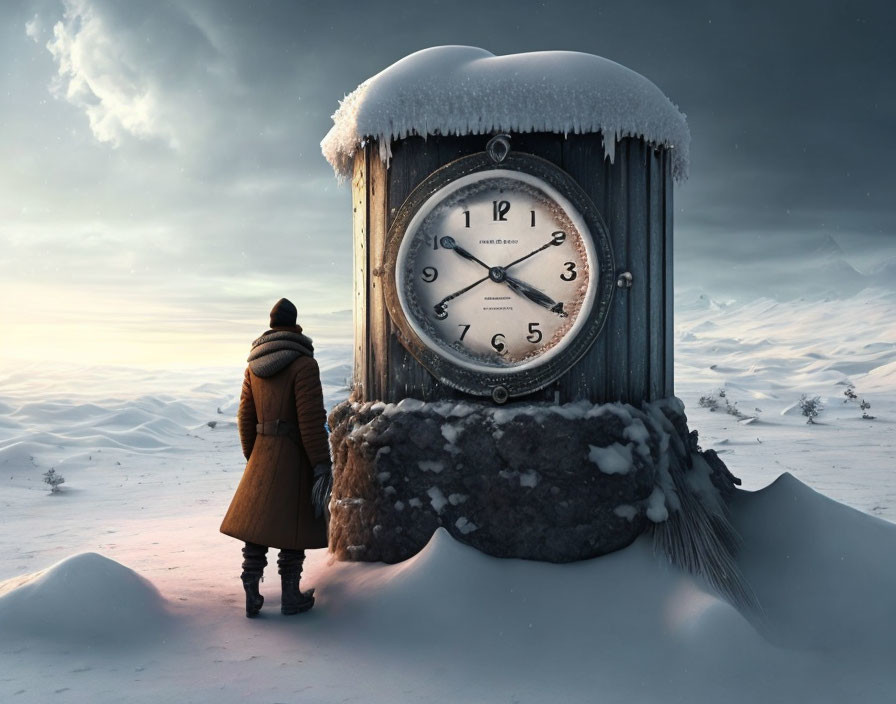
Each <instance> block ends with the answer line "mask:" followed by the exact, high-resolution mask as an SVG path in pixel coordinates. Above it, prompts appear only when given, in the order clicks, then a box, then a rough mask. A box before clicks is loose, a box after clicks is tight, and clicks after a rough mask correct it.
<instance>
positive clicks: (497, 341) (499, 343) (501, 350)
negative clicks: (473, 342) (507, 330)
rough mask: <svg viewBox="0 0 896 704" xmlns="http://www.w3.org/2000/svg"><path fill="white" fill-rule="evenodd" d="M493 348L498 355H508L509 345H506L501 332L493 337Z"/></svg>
mask: <svg viewBox="0 0 896 704" xmlns="http://www.w3.org/2000/svg"><path fill="white" fill-rule="evenodd" d="M492 347H493V348H494V350H495V352H497V353H498V354H507V345H505V344H504V335H503V334H501V333H500V332H499V333H497V334H496V335H493V336H492Z"/></svg>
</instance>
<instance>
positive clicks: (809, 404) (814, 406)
mask: <svg viewBox="0 0 896 704" xmlns="http://www.w3.org/2000/svg"><path fill="white" fill-rule="evenodd" d="M823 409H824V404H822V402H821V398H820V397H819V396H813V397H812V398H809V397H808V396H806V394H803V395H802V396H801V397H800V410H801V411H802V412H803V415H804V416H806V418H807V420H806V423H809V424H814V423H815V419H816V418H817V417H818V414H819V413H821V411H822V410H823Z"/></svg>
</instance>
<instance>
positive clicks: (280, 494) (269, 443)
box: [221, 328, 330, 550]
mask: <svg viewBox="0 0 896 704" xmlns="http://www.w3.org/2000/svg"><path fill="white" fill-rule="evenodd" d="M298 330H299V331H301V328H298ZM278 418H279V419H281V420H285V421H290V422H292V423H295V424H297V425H298V427H299V433H300V436H301V437H300V438H299V440H300V441H299V442H298V443H297V442H296V441H295V440H293V439H292V438H290V437H288V436H285V435H258V434H257V432H256V427H255V426H256V424H257V423H264V422H265V421H272V420H276V419H278ZM325 422H326V413H325V412H324V404H323V394H322V391H321V384H320V373H319V370H318V366H317V362H316V361H315V360H314V358H313V357H310V356H300V357H298V358H297V359H295V360H294V361H292V362H291V363H290V364H289V365H288V366H286V367H285V368H283V369H281V370H280V371H278V372H276V373H275V374H274V375H273V376H269V377H267V378H262V377H260V376H257V375H256V374H255V373H254V372H253V371H252V370H251V369H246V375H245V378H244V379H243V389H242V394H241V396H240V407H239V413H238V415H237V425H238V427H239V433H240V442H241V443H242V446H243V454H244V455H245V456H246V457H247V459H248V460H249V462H248V464H247V465H246V470H245V472H244V473H243V478H242V480H241V481H240V484H239V486H238V487H237V490H236V494H234V497H233V501H231V503H230V508H229V509H228V511H227V515H226V516H224V522H223V523H222V524H221V532H222V533H225V534H226V535H230V536H232V537H234V538H238V539H240V540H243V541H246V542H251V543H258V544H260V545H267V546H269V547H276V548H280V549H284V548H286V549H295V550H302V549H310V548H323V547H326V546H327V527H326V523H325V521H324V518H323V517H319V518H318V517H315V515H314V509H313V508H312V505H311V488H312V486H313V485H314V476H313V472H312V468H313V467H314V465H316V464H319V463H321V462H328V461H329V459H330V453H329V446H328V441H327V433H326V429H325V428H324V423H325Z"/></svg>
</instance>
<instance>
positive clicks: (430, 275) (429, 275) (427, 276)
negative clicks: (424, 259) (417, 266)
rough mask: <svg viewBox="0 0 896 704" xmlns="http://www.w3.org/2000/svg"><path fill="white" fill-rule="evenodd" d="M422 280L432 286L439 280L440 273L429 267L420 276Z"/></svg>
mask: <svg viewBox="0 0 896 704" xmlns="http://www.w3.org/2000/svg"><path fill="white" fill-rule="evenodd" d="M420 278H421V279H423V280H424V281H425V282H426V283H428V284H431V283H432V282H433V281H435V280H436V279H437V278H439V271H438V269H436V268H435V267H434V266H427V267H425V268H424V269H423V273H421V274H420Z"/></svg>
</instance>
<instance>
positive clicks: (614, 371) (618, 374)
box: [606, 138, 631, 401]
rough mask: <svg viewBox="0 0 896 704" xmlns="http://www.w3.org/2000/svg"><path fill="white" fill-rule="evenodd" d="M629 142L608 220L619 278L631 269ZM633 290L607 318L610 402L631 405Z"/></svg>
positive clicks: (614, 179) (616, 301) (622, 293)
mask: <svg viewBox="0 0 896 704" xmlns="http://www.w3.org/2000/svg"><path fill="white" fill-rule="evenodd" d="M630 141H631V140H630V139H629V138H626V139H623V140H621V141H620V142H619V143H617V145H616V156H615V160H614V161H615V163H614V164H613V166H612V170H611V176H610V193H609V201H608V213H607V214H608V217H609V223H608V225H609V228H610V239H611V241H612V244H613V255H614V256H613V258H614V260H615V265H616V271H615V272H614V276H618V275H619V274H620V273H621V272H623V271H625V270H626V267H627V266H628V232H627V229H626V228H627V226H628V197H627V193H626V186H627V184H628V144H629V142H630ZM630 293H631V290H630V289H624V288H618V289H616V295H614V296H613V303H612V305H611V306H610V312H609V315H608V316H607V318H608V320H607V323H608V325H607V332H606V334H607V352H608V354H607V362H608V369H607V372H608V373H607V382H608V383H607V400H608V401H628V400H629V398H628V383H627V380H628V370H629V359H628V309H629V298H630V295H629V294H630Z"/></svg>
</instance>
